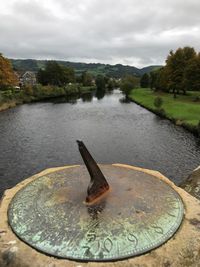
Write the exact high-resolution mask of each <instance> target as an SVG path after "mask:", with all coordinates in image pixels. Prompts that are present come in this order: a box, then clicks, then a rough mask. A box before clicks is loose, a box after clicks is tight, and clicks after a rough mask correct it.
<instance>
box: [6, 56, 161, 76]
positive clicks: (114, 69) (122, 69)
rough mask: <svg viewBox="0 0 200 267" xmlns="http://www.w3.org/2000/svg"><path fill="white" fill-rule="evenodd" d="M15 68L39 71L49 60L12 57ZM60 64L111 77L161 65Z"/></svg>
mask: <svg viewBox="0 0 200 267" xmlns="http://www.w3.org/2000/svg"><path fill="white" fill-rule="evenodd" d="M10 60H11V63H12V65H13V67H14V69H15V70H18V71H38V70H39V69H40V68H45V65H46V63H47V62H48V61H47V60H35V59H10ZM57 62H58V63H59V64H61V65H63V66H67V67H72V68H74V69H75V72H76V74H81V73H82V72H83V71H89V72H90V73H91V74H93V75H94V76H96V75H98V74H103V75H107V76H109V77H115V78H121V77H123V76H125V75H126V74H130V75H135V76H141V75H143V74H144V73H149V72H151V71H152V70H154V69H157V68H160V67H161V66H148V67H145V68H142V69H138V68H136V67H132V66H124V65H121V64H117V65H109V64H100V63H76V62H69V61H57Z"/></svg>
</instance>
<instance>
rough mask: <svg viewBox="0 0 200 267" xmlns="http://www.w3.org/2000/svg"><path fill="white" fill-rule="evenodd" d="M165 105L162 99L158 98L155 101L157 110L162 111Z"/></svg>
mask: <svg viewBox="0 0 200 267" xmlns="http://www.w3.org/2000/svg"><path fill="white" fill-rule="evenodd" d="M162 105H163V100H162V98H161V97H159V96H157V97H156V98H155V99H154V106H155V107H156V108H157V109H160V108H161V107H162Z"/></svg>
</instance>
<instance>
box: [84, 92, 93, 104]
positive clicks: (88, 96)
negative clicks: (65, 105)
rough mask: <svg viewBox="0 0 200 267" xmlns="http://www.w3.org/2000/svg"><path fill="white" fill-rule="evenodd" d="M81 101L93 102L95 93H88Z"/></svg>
mask: <svg viewBox="0 0 200 267" xmlns="http://www.w3.org/2000/svg"><path fill="white" fill-rule="evenodd" d="M81 99H82V101H83V102H92V99H93V93H92V92H87V93H85V94H82V95H81Z"/></svg>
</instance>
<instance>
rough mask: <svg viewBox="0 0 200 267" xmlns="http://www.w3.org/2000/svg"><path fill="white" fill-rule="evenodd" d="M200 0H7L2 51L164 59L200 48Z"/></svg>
mask: <svg viewBox="0 0 200 267" xmlns="http://www.w3.org/2000/svg"><path fill="white" fill-rule="evenodd" d="M199 12H200V2H199V0H197V1H196V0H187V1H185V3H184V2H183V1H182V0H176V1H172V0H168V1H165V0H152V1H146V0H118V1H116V0H101V1H100V0H92V1H91V0H82V1H80V0H73V1H72V0H57V1H56V0H43V1H39V0H21V1H17V0H7V4H6V3H3V4H2V7H1V4H0V21H1V23H0V51H1V52H2V53H3V54H4V55H5V56H8V57H15V58H41V59H42V58H51V59H64V60H72V61H73V60H74V61H87V62H105V63H111V64H112V63H124V64H130V65H136V66H139V67H140V66H145V65H149V64H162V63H164V60H165V58H166V56H167V54H168V52H169V50H171V49H176V48H178V47H179V46H185V45H190V46H193V47H195V48H196V49H197V50H198V51H199V50H200V42H199V41H200V40H199V38H200V37H199V36H200V16H199Z"/></svg>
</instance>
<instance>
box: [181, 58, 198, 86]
mask: <svg viewBox="0 0 200 267" xmlns="http://www.w3.org/2000/svg"><path fill="white" fill-rule="evenodd" d="M183 86H184V87H185V89H186V90H192V91H200V54H198V55H196V57H195V58H192V59H191V60H190V61H188V65H187V66H186V68H185V71H184V76H183Z"/></svg>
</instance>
